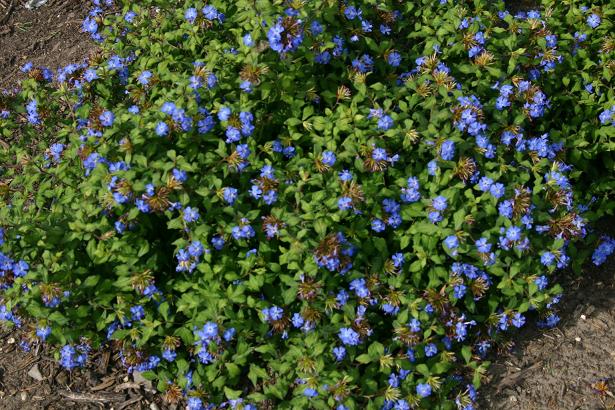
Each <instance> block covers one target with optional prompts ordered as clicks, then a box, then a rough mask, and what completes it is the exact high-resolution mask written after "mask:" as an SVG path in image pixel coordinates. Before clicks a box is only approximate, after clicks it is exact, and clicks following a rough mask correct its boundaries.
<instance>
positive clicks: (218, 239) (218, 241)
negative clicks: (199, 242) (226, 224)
mask: <svg viewBox="0 0 615 410" xmlns="http://www.w3.org/2000/svg"><path fill="white" fill-rule="evenodd" d="M224 243H225V241H224V238H223V237H222V236H220V235H216V236H214V237H213V238H211V244H212V245H213V246H214V248H215V249H216V250H218V251H219V250H221V249H222V248H224Z"/></svg>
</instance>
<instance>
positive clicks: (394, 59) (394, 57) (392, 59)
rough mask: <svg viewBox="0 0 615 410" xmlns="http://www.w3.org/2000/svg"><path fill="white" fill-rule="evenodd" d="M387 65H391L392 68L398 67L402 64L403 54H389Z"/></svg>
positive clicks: (395, 52) (394, 52)
mask: <svg viewBox="0 0 615 410" xmlns="http://www.w3.org/2000/svg"><path fill="white" fill-rule="evenodd" d="M387 63H389V65H390V66H392V67H398V66H399V64H400V63H401V54H399V53H398V52H397V51H393V52H391V53H389V55H388V56H387Z"/></svg>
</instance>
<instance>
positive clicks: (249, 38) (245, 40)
mask: <svg viewBox="0 0 615 410" xmlns="http://www.w3.org/2000/svg"><path fill="white" fill-rule="evenodd" d="M242 41H243V44H244V45H245V46H246V47H252V46H253V45H254V41H253V40H252V35H251V34H250V33H248V34H245V35H244V36H243V37H242Z"/></svg>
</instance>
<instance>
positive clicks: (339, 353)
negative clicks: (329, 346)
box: [333, 346, 346, 362]
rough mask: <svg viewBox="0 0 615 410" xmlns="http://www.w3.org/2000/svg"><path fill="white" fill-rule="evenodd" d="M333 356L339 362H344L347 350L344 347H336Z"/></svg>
mask: <svg viewBox="0 0 615 410" xmlns="http://www.w3.org/2000/svg"><path fill="white" fill-rule="evenodd" d="M333 356H334V357H335V360H337V361H338V362H340V361H342V360H344V357H345V356H346V349H345V348H344V347H343V346H339V347H334V348H333Z"/></svg>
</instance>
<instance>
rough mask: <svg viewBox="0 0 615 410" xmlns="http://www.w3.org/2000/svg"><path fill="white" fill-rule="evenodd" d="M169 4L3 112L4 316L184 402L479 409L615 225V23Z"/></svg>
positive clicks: (409, 6) (141, 6) (361, 6)
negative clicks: (557, 275)
mask: <svg viewBox="0 0 615 410" xmlns="http://www.w3.org/2000/svg"><path fill="white" fill-rule="evenodd" d="M167 3H168V2H165V1H162V0H145V1H141V2H138V4H134V2H126V5H125V6H124V7H123V9H121V8H120V6H119V5H113V4H112V3H111V2H110V1H107V2H105V3H102V2H101V4H99V3H98V2H96V4H95V6H96V7H95V8H94V9H93V10H92V11H91V13H90V16H89V17H88V18H87V19H86V20H85V21H84V25H83V29H84V30H85V31H87V32H90V33H91V34H92V36H93V38H94V39H95V40H97V41H100V42H101V49H100V51H99V52H98V53H97V54H95V55H93V56H91V58H90V59H89V60H88V61H87V62H84V63H81V64H74V65H69V66H67V67H65V68H62V69H60V70H58V72H57V73H55V74H54V73H52V72H50V70H48V69H46V68H38V67H33V66H32V65H26V66H25V67H24V68H23V70H24V72H26V73H27V74H28V77H29V79H27V80H25V81H24V82H23V83H22V89H21V91H20V92H19V93H8V94H6V95H4V96H3V98H2V100H0V112H1V113H2V115H1V118H2V120H0V124H1V125H2V133H3V136H4V137H5V138H7V139H9V140H10V144H8V145H7V146H6V147H5V149H4V151H3V152H2V160H3V163H4V164H5V165H4V166H3V174H2V185H0V188H1V190H0V193H1V197H2V200H3V202H4V204H5V206H3V207H2V208H1V209H0V225H2V226H3V227H4V228H5V229H4V230H3V231H2V242H3V249H4V251H3V252H4V253H2V254H0V259H1V260H0V269H1V270H0V272H1V283H2V285H1V286H2V289H3V293H2V298H3V305H2V307H1V310H0V315H1V316H0V318H1V319H3V320H7V321H10V322H12V323H13V324H14V325H15V326H17V327H21V328H24V331H25V332H24V346H29V345H31V344H32V343H39V342H41V341H45V340H46V341H48V342H50V343H54V344H56V345H58V346H60V348H59V351H58V359H59V360H60V362H61V364H62V365H63V366H64V367H66V368H69V369H71V368H75V367H79V366H82V365H83V364H84V363H86V362H87V360H88V354H89V352H91V349H96V348H99V347H101V346H103V345H112V346H114V347H115V348H117V349H118V350H119V352H120V357H121V358H122V361H123V363H124V364H125V366H126V368H127V370H128V371H129V372H131V371H141V372H145V374H146V376H149V377H151V378H156V380H158V388H159V389H160V390H161V391H163V392H165V396H166V398H167V399H168V400H171V401H173V400H177V399H178V398H180V397H181V396H182V395H185V396H186V398H187V405H188V408H190V409H201V408H218V407H222V406H225V407H231V408H245V409H249V408H251V409H255V408H261V407H262V408H271V407H272V406H273V407H276V408H337V409H340V410H341V409H359V408H385V409H391V408H394V409H409V408H416V407H419V406H422V407H423V408H435V407H438V408H455V407H457V408H460V409H465V410H470V409H473V408H475V406H476V400H477V392H476V389H477V388H478V387H479V386H480V382H481V377H482V375H483V374H484V372H485V369H486V366H487V364H488V362H485V361H484V360H485V358H486V357H487V355H488V353H489V352H490V350H491V349H492V348H493V347H494V346H495V345H496V344H497V343H498V342H499V341H500V340H501V339H502V338H503V337H505V335H506V332H508V331H509V330H510V329H514V328H519V327H522V326H523V325H524V324H525V323H526V321H527V320H528V317H530V316H531V317H536V318H538V321H539V324H540V325H543V326H553V325H555V324H556V323H557V321H558V317H557V315H556V314H555V313H554V312H553V311H552V310H551V309H552V307H553V306H554V305H555V304H556V303H557V302H558V300H559V295H560V293H561V289H560V288H559V286H557V285H555V286H553V285H552V284H551V283H550V281H549V278H550V274H551V273H552V272H553V271H554V270H556V269H558V268H564V267H566V266H568V265H569V264H570V261H571V257H575V258H576V260H577V261H579V263H580V261H581V260H582V257H583V255H585V254H591V252H587V251H581V252H580V251H579V249H581V248H579V246H577V242H578V241H579V240H580V239H582V238H585V239H588V240H591V241H594V239H593V238H592V237H591V235H587V234H588V232H587V228H586V222H587V221H586V218H587V217H591V218H594V217H596V216H598V215H600V214H601V213H604V212H608V211H609V210H610V209H612V197H611V195H612V193H613V183H612V176H613V173H612V170H613V166H612V165H613V155H612V152H609V150H612V149H613V144H615V140H613V131H612V130H613V128H612V127H613V125H614V117H613V115H614V114H615V108H613V107H614V106H615V98H614V96H613V90H612V87H611V86H610V80H611V74H612V69H613V63H612V56H613V44H614V43H613V39H612V37H609V35H608V33H610V32H611V31H612V24H611V23H610V22H609V20H608V17H609V16H610V15H612V13H613V10H612V9H611V8H609V7H608V4H609V3H608V2H603V3H602V4H604V5H603V6H600V4H599V3H600V2H594V6H592V8H591V9H584V8H583V7H580V6H579V5H577V4H576V2H572V3H571V4H575V5H574V6H572V7H569V6H568V5H566V6H563V5H560V4H559V3H553V2H551V3H546V6H550V7H551V8H545V9H544V10H543V11H541V12H538V11H531V12H528V13H519V14H517V15H514V16H513V15H510V14H509V13H507V12H506V11H504V8H503V5H502V4H493V2H481V1H475V2H473V3H470V2H468V3H466V2H457V3H453V2H451V1H448V2H447V1H440V2H439V3H438V2H436V3H435V4H434V2H431V1H424V2H423V4H419V2H388V1H387V2H380V3H378V4H376V2H371V1H365V2H356V3H352V2H348V3H343V2H336V1H335V2H334V1H327V0H313V1H310V2H305V3H304V2H285V3H282V2H269V1H264V0H263V1H256V2H252V1H247V0H238V1H236V2H224V1H211V2H208V3H207V4H205V3H203V2H201V1H195V2H178V3H180V5H181V6H182V7H179V6H178V5H176V4H174V5H173V6H172V7H171V6H169V4H167ZM157 7H158V8H157ZM564 22H565V24H563V23H564ZM575 30H577V32H576V33H575V34H573V33H574V31H575ZM581 70H584V71H583V73H582V74H581V75H579V74H578V72H579V71H581ZM563 119H566V121H563ZM590 165H591V166H592V167H594V168H595V169H594V170H592V167H590ZM609 172H610V173H609ZM596 175H600V177H601V179H600V181H599V182H597V183H596V184H595V185H593V186H590V189H587V186H586V185H582V188H581V189H578V190H576V189H575V187H576V186H577V185H576V184H578V183H582V182H583V181H591V180H593V178H594V176H596ZM592 195H600V198H599V199H598V200H597V201H594V202H593V203H592V201H591V200H590V198H591V197H592ZM579 199H580V200H581V202H580V203H577V202H575V200H579ZM592 205H593V208H591V209H590V206H592ZM598 205H599V206H598ZM602 243H603V244H602V245H601V247H600V251H597V254H595V255H594V260H595V261H598V262H601V261H603V260H604V259H605V258H606V257H607V256H608V254H609V253H612V252H613V250H614V249H613V248H614V247H613V246H612V240H610V239H605V240H603V241H602ZM596 255H597V256H596ZM24 316H27V317H29V318H32V319H31V320H28V321H25V320H24V319H23V318H24Z"/></svg>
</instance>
